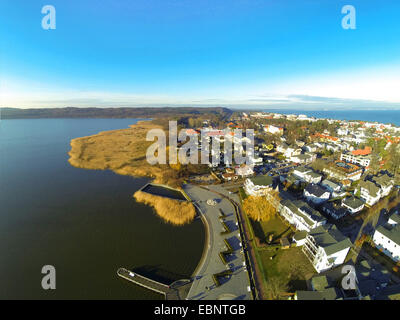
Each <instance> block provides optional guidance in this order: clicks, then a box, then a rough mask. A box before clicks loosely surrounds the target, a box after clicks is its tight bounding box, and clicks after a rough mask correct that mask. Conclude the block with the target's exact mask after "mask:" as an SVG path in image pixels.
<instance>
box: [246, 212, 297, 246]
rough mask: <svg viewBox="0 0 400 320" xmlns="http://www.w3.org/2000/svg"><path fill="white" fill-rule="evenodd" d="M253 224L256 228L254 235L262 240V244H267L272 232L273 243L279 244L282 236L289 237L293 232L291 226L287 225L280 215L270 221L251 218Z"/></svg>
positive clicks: (254, 228)
mask: <svg viewBox="0 0 400 320" xmlns="http://www.w3.org/2000/svg"><path fill="white" fill-rule="evenodd" d="M250 221H251V225H252V228H253V230H254V235H255V236H256V237H257V238H258V239H259V240H260V243H261V244H267V241H268V240H269V235H271V234H272V243H271V244H274V245H278V244H279V240H280V239H281V238H282V237H289V236H290V235H291V234H292V230H291V229H290V227H288V226H287V225H285V224H284V223H283V222H282V220H281V218H280V217H279V216H275V217H273V218H272V219H270V220H269V221H266V222H265V221H254V220H251V219H250Z"/></svg>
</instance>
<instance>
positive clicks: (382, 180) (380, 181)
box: [372, 174, 394, 197]
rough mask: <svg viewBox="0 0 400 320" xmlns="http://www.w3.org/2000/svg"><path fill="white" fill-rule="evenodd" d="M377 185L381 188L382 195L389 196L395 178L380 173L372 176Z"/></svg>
mask: <svg viewBox="0 0 400 320" xmlns="http://www.w3.org/2000/svg"><path fill="white" fill-rule="evenodd" d="M372 181H373V182H375V184H376V185H377V186H379V187H380V188H381V197H385V196H387V195H388V194H389V193H390V191H391V190H392V188H393V185H394V184H393V179H392V178H391V177H389V176H388V175H387V174H382V175H378V176H375V177H373V178H372Z"/></svg>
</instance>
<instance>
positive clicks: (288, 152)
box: [276, 143, 301, 158]
mask: <svg viewBox="0 0 400 320" xmlns="http://www.w3.org/2000/svg"><path fill="white" fill-rule="evenodd" d="M276 151H278V152H280V153H282V154H283V155H284V156H285V157H286V158H290V157H292V156H294V155H299V154H301V149H299V148H295V147H292V146H289V145H287V144H286V143H282V144H280V145H279V146H278V147H277V148H276Z"/></svg>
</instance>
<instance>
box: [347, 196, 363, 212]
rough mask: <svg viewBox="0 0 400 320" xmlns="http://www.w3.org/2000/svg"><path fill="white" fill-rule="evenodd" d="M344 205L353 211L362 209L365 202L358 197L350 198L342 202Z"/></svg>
mask: <svg viewBox="0 0 400 320" xmlns="http://www.w3.org/2000/svg"><path fill="white" fill-rule="evenodd" d="M342 203H343V204H345V205H346V206H348V207H350V208H352V209H357V208H359V207H361V206H362V205H363V204H364V202H363V201H362V200H360V199H358V198H356V197H349V198H346V199H344V200H343V201H342Z"/></svg>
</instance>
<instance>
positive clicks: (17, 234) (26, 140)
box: [0, 119, 204, 299]
mask: <svg viewBox="0 0 400 320" xmlns="http://www.w3.org/2000/svg"><path fill="white" fill-rule="evenodd" d="M136 121H137V120H135V119H37V120H2V121H1V123H0V284H1V285H0V298H1V299H52V298H54V299H160V298H162V297H161V296H159V295H157V294H155V293H152V292H149V291H148V290H146V289H142V288H140V287H137V286H136V285H134V284H132V283H129V282H127V281H126V280H123V279H120V278H119V277H117V275H116V271H117V269H118V268H119V267H125V268H128V269H132V268H138V270H141V271H142V272H143V273H145V274H147V275H152V276H155V277H156V278H157V279H159V280H164V281H172V280H177V279H180V278H187V277H189V276H190V275H191V273H192V272H193V271H194V269H195V268H196V266H197V263H198V261H199V259H200V256H201V253H202V250H203V245H204V229H203V225H202V223H201V221H200V220H196V221H194V222H193V223H191V224H189V225H187V226H184V227H175V226H172V225H169V224H166V223H164V222H163V221H162V220H161V219H160V218H159V217H158V216H156V215H155V213H154V212H153V211H152V209H151V208H149V207H147V206H145V205H143V204H139V203H136V202H135V200H134V199H133V197H132V195H133V193H134V192H135V191H136V190H138V189H139V188H141V187H142V186H143V185H144V184H145V183H147V182H148V181H149V179H147V178H132V177H127V176H119V175H116V174H114V173H113V172H111V171H97V170H84V169H77V168H74V167H72V166H70V165H69V163H68V161H67V160H68V154H67V152H68V151H69V150H70V146H69V142H70V140H71V139H72V138H76V137H81V136H86V135H92V134H95V133H97V132H99V131H105V130H113V129H122V128H127V127H128V126H129V125H130V124H134V123H135V122H136ZM44 265H53V266H55V268H56V290H43V289H42V287H41V280H42V277H43V275H42V274H41V269H42V267H43V266H44Z"/></svg>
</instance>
